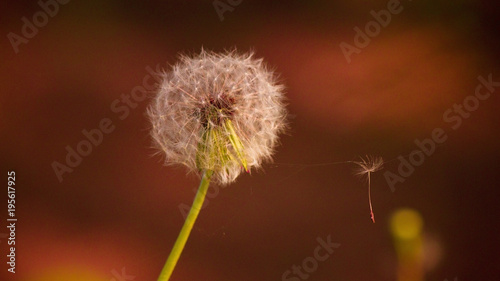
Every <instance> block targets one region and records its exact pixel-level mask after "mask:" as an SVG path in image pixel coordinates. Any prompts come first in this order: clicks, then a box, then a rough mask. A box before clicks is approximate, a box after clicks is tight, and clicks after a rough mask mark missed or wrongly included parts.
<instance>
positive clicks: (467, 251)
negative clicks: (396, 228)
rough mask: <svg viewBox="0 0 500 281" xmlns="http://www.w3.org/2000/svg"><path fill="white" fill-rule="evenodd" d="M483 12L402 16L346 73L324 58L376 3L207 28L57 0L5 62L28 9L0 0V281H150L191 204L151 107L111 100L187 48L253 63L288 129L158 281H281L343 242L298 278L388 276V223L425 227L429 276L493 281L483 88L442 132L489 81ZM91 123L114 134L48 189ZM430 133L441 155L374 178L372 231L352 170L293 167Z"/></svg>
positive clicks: (420, 5)
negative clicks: (161, 153) (123, 112)
mask: <svg viewBox="0 0 500 281" xmlns="http://www.w3.org/2000/svg"><path fill="white" fill-rule="evenodd" d="M491 2H492V3H493V2H494V3H496V2H495V1H491ZM492 3H490V2H488V1H466V0H461V1H453V2H450V1H413V2H408V1H402V2H401V5H402V6H403V7H404V10H403V11H402V12H401V13H400V14H398V15H393V17H392V20H391V23H390V24H389V25H388V26H387V27H386V28H383V29H382V30H381V32H380V34H379V35H378V36H377V37H375V38H373V39H372V41H371V43H370V44H369V45H368V46H367V47H366V48H364V49H362V51H361V53H360V54H354V55H352V57H351V58H352V62H351V63H350V64H348V63H347V62H346V60H345V58H344V56H343V54H342V52H341V50H340V48H339V44H340V43H341V42H342V41H345V42H348V43H350V44H353V37H354V30H353V28H354V27H356V26H358V27H364V26H365V24H366V23H367V22H369V21H370V20H372V17H371V15H370V14H369V12H370V10H372V9H374V10H377V11H378V10H380V9H382V8H385V7H386V5H387V1H366V2H365V1H250V0H243V2H242V3H241V4H240V5H238V6H237V7H235V9H234V11H232V12H226V13H225V14H224V17H225V19H224V21H220V20H219V18H218V16H217V13H216V11H215V9H214V7H213V6H212V2H211V1H76V0H74V1H70V2H69V3H68V4H66V5H61V6H60V10H59V12H58V14H57V15H56V16H55V17H53V18H51V19H50V20H49V22H48V24H47V25H46V26H44V27H42V28H40V29H39V31H38V33H37V35H36V36H35V37H33V38H32V39H29V42H28V43H27V44H22V45H20V46H19V53H18V54H15V53H14V50H13V48H12V46H11V45H10V43H9V41H8V39H7V37H6V35H7V34H8V33H9V32H15V33H17V34H20V30H21V27H22V24H23V23H22V21H21V18H22V17H28V18H30V19H31V17H32V16H33V14H34V13H35V12H37V11H39V10H40V7H39V6H38V4H37V3H36V1H24V3H17V2H16V1H9V2H6V3H3V5H7V6H3V7H2V8H1V11H2V12H1V13H2V17H1V18H2V24H1V27H0V31H1V32H0V34H3V35H4V37H3V39H2V40H1V46H2V47H1V50H0V56H1V58H2V60H1V64H0V75H1V77H2V78H1V79H2V83H1V85H2V88H1V95H0V99H1V101H0V129H1V132H2V134H1V137H0V143H1V149H0V155H1V160H2V161H1V171H2V174H3V175H4V178H5V180H4V183H5V182H6V180H7V179H6V178H7V176H6V171H9V170H14V171H16V175H17V184H18V185H17V188H18V189H17V209H18V210H17V214H18V219H19V221H18V225H17V243H18V244H17V273H16V275H15V276H12V275H11V274H9V273H7V271H6V270H7V266H6V264H5V258H6V257H5V255H6V254H7V248H6V246H7V244H6V240H5V239H1V243H0V248H1V250H2V252H1V253H2V255H1V258H0V260H1V261H2V262H1V264H2V266H1V267H0V268H1V271H0V279H1V280H26V281H39V280H51V281H53V280H112V278H113V271H114V270H116V271H117V272H120V271H121V269H122V268H125V269H126V273H127V274H129V275H133V276H136V277H135V279H134V280H155V278H156V277H157V275H158V273H159V272H160V270H161V267H162V265H163V263H164V261H165V259H166V257H167V255H168V253H169V251H170V248H171V247H172V245H173V243H174V240H175V238H176V236H177V234H178V231H179V230H180V227H181V226H182V223H183V219H182V216H181V214H180V212H179V209H178V205H179V204H181V203H183V204H188V205H189V204H190V203H191V200H192V198H193V197H194V192H193V191H192V190H193V189H194V188H196V186H197V184H198V182H197V178H196V177H194V176H193V175H189V176H185V173H184V170H183V169H182V168H173V167H163V166H162V165H161V163H160V161H161V159H160V158H159V157H155V156H152V154H153V153H154V151H153V150H152V149H151V148H150V140H149V136H148V126H149V125H148V121H147V119H146V118H145V114H144V113H145V108H146V106H147V104H148V102H149V101H148V100H146V101H143V102H141V103H139V104H138V106H137V107H136V108H135V109H133V110H131V112H130V115H129V116H128V117H127V118H125V119H124V120H120V119H119V118H118V115H117V114H115V113H113V112H112V111H111V104H112V102H113V101H114V100H115V99H119V98H120V95H121V94H130V91H131V90H132V89H133V88H134V87H135V86H137V85H141V84H142V79H143V77H144V76H145V75H146V71H145V67H146V66H151V67H154V66H156V65H158V64H159V65H161V66H166V65H168V64H172V63H174V62H175V61H176V57H177V54H178V53H179V52H184V53H192V52H198V51H199V50H200V48H201V47H202V46H203V47H205V48H207V49H211V50H215V51H221V50H223V49H225V48H231V47H237V48H238V49H239V50H242V51H247V50H250V49H253V50H255V51H256V54H257V56H258V57H264V58H265V60H266V61H267V62H268V64H269V65H270V66H271V67H273V68H274V69H275V70H276V71H277V72H278V73H280V77H281V80H282V81H283V83H284V84H285V85H286V87H287V97H288V102H289V110H290V122H291V129H290V132H289V134H288V135H286V136H283V137H282V139H281V140H282V145H281V146H280V147H279V148H278V151H277V153H276V156H275V164H268V165H265V166H264V170H263V171H257V172H255V171H254V172H252V174H251V175H243V176H241V177H240V178H239V179H238V181H237V182H236V183H235V184H233V185H231V186H229V187H227V188H224V189H220V191H219V194H218V195H217V196H216V197H215V198H213V199H210V203H209V205H208V207H207V208H205V209H203V211H202V213H201V216H200V217H199V220H198V221H197V224H196V229H195V230H194V231H193V233H192V235H191V237H190V239H189V242H188V244H187V247H186V249H185V251H184V253H183V255H182V257H181V260H180V262H179V264H178V266H177V268H176V270H175V272H174V275H173V277H172V280H281V276H282V274H283V272H284V271H285V270H287V269H289V268H291V266H292V265H293V264H300V263H301V262H302V260H303V259H304V258H306V257H308V256H311V255H312V252H313V250H314V248H315V247H316V245H317V242H316V238H317V237H326V236H327V235H331V237H332V240H333V241H334V242H337V243H340V244H341V246H340V248H338V249H337V250H336V251H335V252H334V253H333V254H332V255H331V257H330V258H329V259H328V260H326V261H325V262H322V263H320V264H319V267H318V270H317V271H316V272H314V273H312V275H311V277H310V278H309V280H395V278H396V277H395V276H396V275H395V272H396V254H395V249H394V247H393V243H392V238H391V234H390V232H389V231H388V221H389V218H390V216H391V214H392V213H393V212H394V211H395V210H397V209H399V208H401V207H411V208H414V209H416V210H418V211H419V212H420V213H421V215H422V217H423V219H424V221H425V226H424V232H425V235H426V237H427V240H426V241H429V245H430V246H428V247H429V249H431V250H432V251H430V252H429V254H428V256H427V257H426V260H427V262H428V263H429V264H430V265H429V269H428V271H427V274H426V280H436V281H442V280H444V279H445V278H448V280H452V279H453V278H454V277H455V276H456V277H458V280H499V279H500V257H499V252H500V242H499V237H500V231H499V223H498V221H499V215H500V207H499V199H500V198H499V194H500V191H499V186H498V183H499V180H498V174H499V173H498V169H499V166H500V165H499V164H498V161H499V156H500V151H499V149H498V147H499V146H498V139H499V135H500V134H499V130H498V129H499V122H500V118H499V117H500V116H499V114H498V110H499V105H500V97H499V95H498V93H500V89H497V91H496V92H495V93H494V94H492V96H491V97H490V98H489V99H488V100H485V101H482V102H481V104H480V106H479V108H478V109H477V110H476V111H474V112H472V113H471V117H470V118H468V119H464V120H463V124H462V125H461V126H460V128H459V129H458V130H456V131H455V130H452V129H451V127H450V124H449V123H446V122H444V121H443V117H442V115H443V113H444V112H445V111H446V110H447V109H448V108H450V107H451V106H452V105H453V104H454V103H461V102H462V101H463V99H464V98H465V97H466V96H468V95H471V94H473V93H474V89H475V86H476V85H477V83H478V82H477V77H478V76H479V75H482V76H484V77H486V76H487V75H488V74H490V73H491V74H492V75H493V80H495V81H499V80H500V68H499V66H500V65H499V63H498V62H499V56H498V54H499V53H498V50H499V47H500V44H499V43H500V42H499V40H498V38H500V36H499V35H500V34H499V28H498V26H497V25H496V24H497V22H498V11H499V5H498V4H492ZM150 96H151V95H150ZM103 118H110V119H111V120H112V121H113V124H114V125H115V126H116V128H115V130H114V131H113V132H112V133H110V134H108V135H105V136H104V140H103V142H102V144H101V145H99V146H98V147H94V149H93V151H92V153H91V154H90V155H89V156H87V157H84V159H83V161H82V163H81V165H79V166H78V167H76V168H75V169H74V171H73V172H72V173H67V174H64V176H63V182H61V183H60V182H59V181H58V180H57V177H56V175H55V173H54V171H53V170H52V167H51V163H52V162H53V161H59V162H64V158H65V155H66V151H65V146H67V145H69V146H71V147H73V148H75V147H76V145H77V143H78V142H80V141H81V140H83V139H84V137H83V135H82V133H81V131H82V130H83V129H87V130H90V129H94V128H97V127H98V123H99V122H100V120H102V119H103ZM437 127H440V128H443V129H444V130H445V131H446V133H447V135H448V140H447V141H446V142H445V143H443V144H442V145H440V146H439V147H438V148H437V150H436V153H434V154H433V155H432V156H431V157H428V158H427V159H426V161H425V163H424V164H423V165H421V166H420V167H417V168H416V170H415V172H414V173H413V174H412V175H411V176H410V177H409V178H408V179H407V180H406V181H405V182H404V183H401V184H398V185H396V191H395V192H391V190H390V189H389V186H388V185H387V183H386V182H385V179H384V177H383V172H384V171H382V172H378V173H376V174H374V175H373V181H372V184H373V186H372V197H373V204H374V208H375V216H376V219H377V223H376V224H373V223H372V222H371V221H370V218H369V211H368V202H367V190H366V184H365V182H363V181H362V180H360V179H358V178H356V177H354V176H353V175H352V169H353V168H354V166H352V165H351V164H337V165H324V166H307V164H317V163H332V162H339V161H340V162H341V161H349V160H354V159H356V158H357V157H358V156H360V155H365V154H373V155H380V156H382V157H384V159H385V160H392V159H396V157H398V156H399V155H407V154H408V153H410V152H411V151H412V150H414V149H416V147H415V145H414V143H413V142H414V140H415V139H419V140H421V139H424V138H428V137H430V135H431V132H432V130H433V129H434V128H437ZM397 164H398V161H397V160H395V161H391V162H389V163H387V164H386V165H385V169H386V171H387V170H388V171H392V172H395V171H397ZM1 198H4V199H2V204H1V207H2V210H1V211H0V212H1V214H2V221H3V222H2V225H3V224H4V223H5V220H4V219H3V218H4V216H5V215H6V209H7V206H6V204H5V203H6V196H5V195H2V196H1ZM2 228H3V229H4V230H3V232H4V233H5V232H6V231H5V228H4V227H2ZM4 253H5V254H4ZM75 275H76V276H80V277H79V279H78V278H76V277H74V276H75ZM56 276H57V277H56ZM72 276H73V277H72Z"/></svg>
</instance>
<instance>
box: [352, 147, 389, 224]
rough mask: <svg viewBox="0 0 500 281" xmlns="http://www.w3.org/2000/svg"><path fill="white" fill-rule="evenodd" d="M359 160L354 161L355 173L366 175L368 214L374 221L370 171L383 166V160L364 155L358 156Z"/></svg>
mask: <svg viewBox="0 0 500 281" xmlns="http://www.w3.org/2000/svg"><path fill="white" fill-rule="evenodd" d="M360 158H361V159H360V161H355V162H354V163H355V164H357V165H358V166H359V167H358V168H357V169H356V170H355V174H356V175H358V176H361V177H364V176H365V175H367V177H368V203H369V205H370V216H371V219H372V221H373V223H375V215H374V214H373V206H372V197H371V177H370V175H371V173H374V172H376V171H379V170H381V169H382V168H383V166H384V160H383V159H382V157H374V156H369V155H366V157H365V158H363V157H360Z"/></svg>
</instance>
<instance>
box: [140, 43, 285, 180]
mask: <svg viewBox="0 0 500 281" xmlns="http://www.w3.org/2000/svg"><path fill="white" fill-rule="evenodd" d="M283 90H284V87H283V86H282V85H280V84H278V83H277V81H276V76H275V75H274V73H273V72H272V71H270V70H269V69H267V68H266V66H265V65H264V63H263V61H262V59H256V58H254V56H253V54H252V53H246V54H238V53H237V52H236V51H229V52H225V53H221V54H218V53H214V52H209V51H204V50H202V51H201V53H200V54H197V55H193V56H185V55H184V56H181V57H180V60H179V62H178V63H176V64H175V65H174V66H173V67H172V69H171V71H169V72H166V73H165V74H164V75H163V83H162V84H161V86H160V89H159V90H158V93H157V95H156V97H155V99H154V100H153V102H152V104H151V105H150V107H149V109H148V115H149V118H150V120H151V124H152V129H151V135H152V138H153V142H154V144H155V146H156V147H157V148H158V149H159V150H160V151H162V152H163V154H164V156H165V164H167V165H172V164H182V165H184V166H186V167H187V169H188V171H190V172H198V171H200V170H205V169H209V170H213V171H214V176H213V177H212V179H213V180H214V181H216V182H218V183H220V184H228V183H231V182H233V181H234V180H235V179H236V178H237V177H238V175H239V174H240V173H241V171H242V170H243V169H242V166H244V167H245V168H246V169H247V170H250V169H251V168H259V167H260V166H261V164H262V163H263V162H264V161H269V160H271V159H272V154H273V152H274V149H275V147H276V145H277V144H278V135H279V134H280V133H281V132H283V131H284V129H285V127H286V109H285V106H284V102H283V101H284V94H283Z"/></svg>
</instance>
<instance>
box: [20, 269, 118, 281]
mask: <svg viewBox="0 0 500 281" xmlns="http://www.w3.org/2000/svg"><path fill="white" fill-rule="evenodd" d="M110 276H111V275H110ZM28 280H30V281H110V280H111V277H109V276H108V277H105V276H102V274H98V273H97V272H94V271H92V270H90V269H85V268H67V267H65V268H57V269H53V270H49V271H46V272H43V273H40V275H39V276H36V277H33V278H30V279H28Z"/></svg>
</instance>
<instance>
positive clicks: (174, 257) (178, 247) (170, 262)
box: [158, 170, 213, 281]
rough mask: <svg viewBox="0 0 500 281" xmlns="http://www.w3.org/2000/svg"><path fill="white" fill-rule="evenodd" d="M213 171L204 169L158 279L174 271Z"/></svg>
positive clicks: (168, 275)
mask: <svg viewBox="0 0 500 281" xmlns="http://www.w3.org/2000/svg"><path fill="white" fill-rule="evenodd" d="M212 174H213V171H211V170H205V172H204V173H203V177H202V178H201V182H200V187H198V192H197V193H196V197H195V198H194V201H193V205H192V206H191V209H190V210H189V214H188V216H187V218H186V220H185V221H184V225H183V226H182V229H181V232H180V233H179V236H178V237H177V240H176V241H175V244H174V247H173V248H172V251H171V252H170V255H169V256H168V259H167V262H166V263H165V266H163V269H162V271H161V273H160V277H158V281H167V280H168V279H170V276H171V275H172V272H173V271H174V268H175V265H176V264H177V261H178V260H179V257H180V256H181V253H182V250H183V249H184V246H185V245H186V242H187V240H188V237H189V233H191V230H192V229H193V225H194V222H195V221H196V218H197V217H198V214H199V213H200V210H201V207H202V206H203V201H205V195H206V194H207V190H208V186H209V185H210V178H211V177H212Z"/></svg>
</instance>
